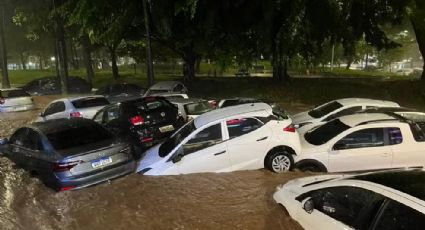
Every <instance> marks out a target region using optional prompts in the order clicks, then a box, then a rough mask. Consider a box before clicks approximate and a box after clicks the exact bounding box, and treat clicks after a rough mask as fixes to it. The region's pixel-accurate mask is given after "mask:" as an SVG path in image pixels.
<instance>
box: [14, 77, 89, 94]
mask: <svg viewBox="0 0 425 230" xmlns="http://www.w3.org/2000/svg"><path fill="white" fill-rule="evenodd" d="M91 88H92V86H91V85H90V84H89V83H88V82H87V81H85V80H84V79H82V78H79V77H68V93H73V94H80V93H90V92H91ZM22 89H23V90H25V91H26V92H28V93H29V94H31V95H56V94H61V92H62V90H61V84H60V80H59V78H58V77H43V78H38V79H35V80H32V81H30V82H28V83H27V84H26V85H24V86H23V87H22Z"/></svg>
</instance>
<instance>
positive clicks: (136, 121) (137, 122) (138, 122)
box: [130, 116, 145, 125]
mask: <svg viewBox="0 0 425 230" xmlns="http://www.w3.org/2000/svg"><path fill="white" fill-rule="evenodd" d="M130 122H131V124H133V125H143V123H145V119H144V118H143V117H142V116H134V117H132V118H130Z"/></svg>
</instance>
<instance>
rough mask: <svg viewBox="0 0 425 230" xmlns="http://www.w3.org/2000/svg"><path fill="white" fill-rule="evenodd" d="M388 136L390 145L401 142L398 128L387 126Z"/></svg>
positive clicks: (401, 138) (401, 136) (401, 137)
mask: <svg viewBox="0 0 425 230" xmlns="http://www.w3.org/2000/svg"><path fill="white" fill-rule="evenodd" d="M388 136H389V138H390V144H391V145H397V144H400V143H402V142H403V135H402V134H401V130H400V129H399V128H388Z"/></svg>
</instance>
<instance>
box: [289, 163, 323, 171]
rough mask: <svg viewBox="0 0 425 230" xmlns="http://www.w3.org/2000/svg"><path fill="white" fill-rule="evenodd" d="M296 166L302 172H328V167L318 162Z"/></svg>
mask: <svg viewBox="0 0 425 230" xmlns="http://www.w3.org/2000/svg"><path fill="white" fill-rule="evenodd" d="M296 168H297V169H298V170H299V171H301V172H327V170H326V167H325V166H323V165H320V164H316V163H304V164H303V163H302V164H301V165H297V166H296Z"/></svg>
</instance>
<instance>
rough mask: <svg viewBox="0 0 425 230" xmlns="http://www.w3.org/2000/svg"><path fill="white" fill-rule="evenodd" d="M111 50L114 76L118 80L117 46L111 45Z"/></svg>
mask: <svg viewBox="0 0 425 230" xmlns="http://www.w3.org/2000/svg"><path fill="white" fill-rule="evenodd" d="M109 52H110V54H111V62H112V77H114V79H115V80H118V78H119V74H118V65H117V50H116V48H115V47H109Z"/></svg>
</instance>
